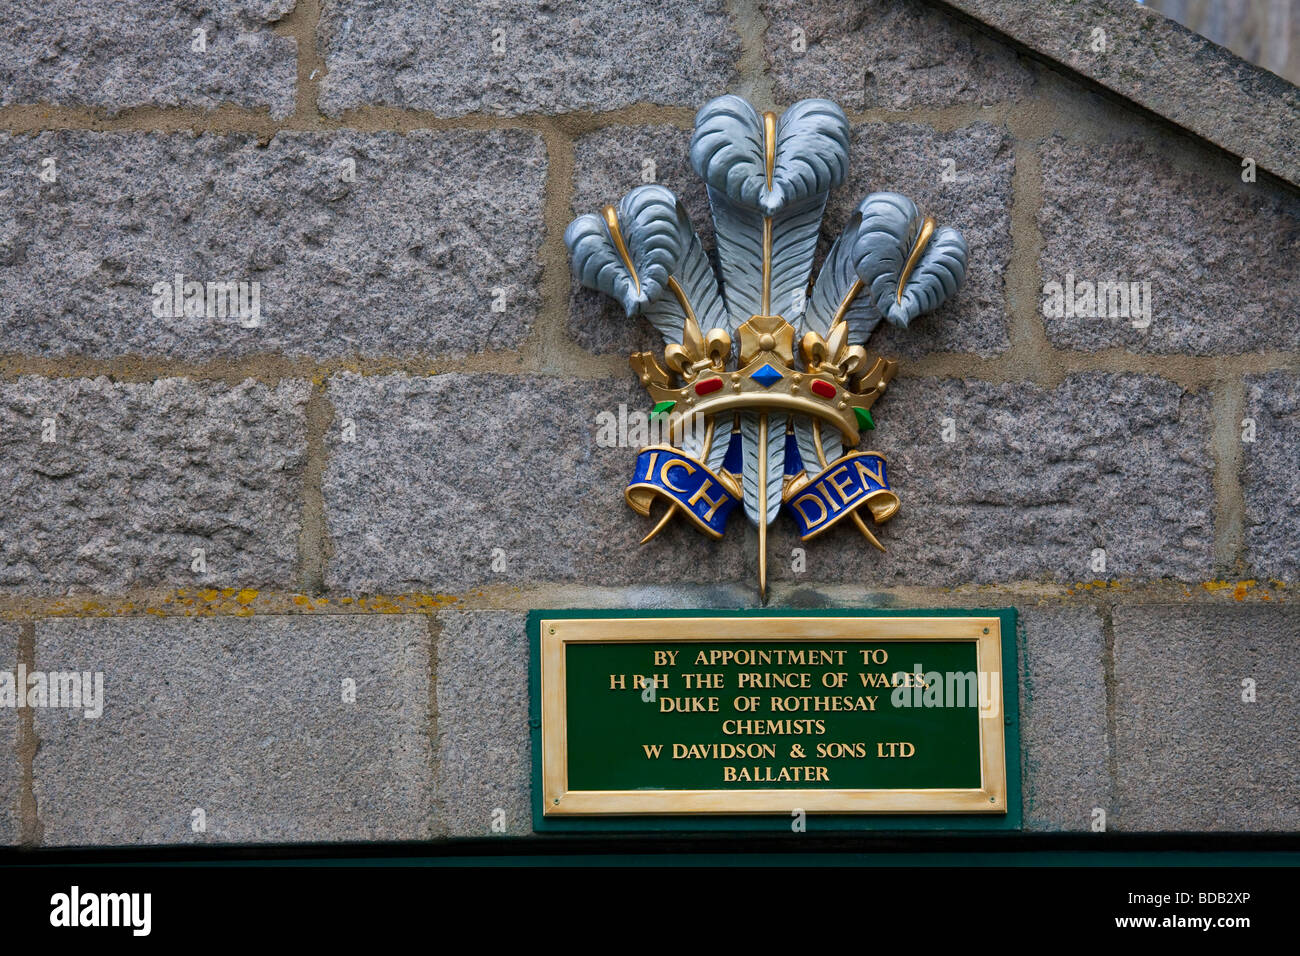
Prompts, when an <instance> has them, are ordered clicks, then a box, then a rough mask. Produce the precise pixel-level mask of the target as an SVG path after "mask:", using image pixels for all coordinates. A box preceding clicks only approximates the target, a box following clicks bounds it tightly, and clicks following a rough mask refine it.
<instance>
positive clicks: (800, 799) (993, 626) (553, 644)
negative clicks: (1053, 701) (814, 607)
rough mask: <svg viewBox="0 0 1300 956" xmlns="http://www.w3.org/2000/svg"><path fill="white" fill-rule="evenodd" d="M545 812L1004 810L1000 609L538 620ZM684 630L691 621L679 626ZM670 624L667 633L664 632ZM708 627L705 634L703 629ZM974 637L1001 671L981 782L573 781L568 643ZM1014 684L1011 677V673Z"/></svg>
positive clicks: (989, 665)
mask: <svg viewBox="0 0 1300 956" xmlns="http://www.w3.org/2000/svg"><path fill="white" fill-rule="evenodd" d="M539 624H540V627H539V632H540V635H539V642H538V649H539V668H538V672H539V677H540V686H539V691H540V697H541V725H542V726H541V751H542V752H541V771H542V794H541V796H542V804H543V807H542V812H543V815H544V816H547V817H564V816H573V817H580V816H601V815H618V814H624V815H635V814H650V815H673V814H705V815H708V814H777V813H781V814H788V813H790V812H791V811H792V810H793V809H795V808H798V809H802V810H804V811H805V812H807V813H810V814H811V813H817V814H850V815H853V814H930V813H956V814H1003V815H1005V814H1006V813H1007V774H1006V767H1007V763H1006V740H1005V733H1004V728H1003V714H1004V713H1005V700H1004V699H1003V694H1004V688H1005V687H1006V680H1005V674H1004V673H1003V662H1002V633H1001V627H1002V625H1001V619H1000V618H999V617H997V616H994V615H990V616H987V617H985V616H978V615H975V616H970V617H922V616H899V617H892V616H871V617H849V616H845V617H831V616H816V617H788V616H782V617H714V616H708V617H689V616H674V617H671V618H664V617H622V616H617V615H611V616H609V617H589V618H568V617H561V616H557V617H555V618H547V617H542V618H541V620H540V621H539ZM683 630H686V631H688V632H689V631H694V632H695V634H694V635H690V636H687V635H684V634H683V633H682V631H683ZM666 631H669V633H665V632H666ZM701 633H703V634H707V637H701V636H699V634H701ZM778 640H779V641H791V640H794V641H800V640H807V641H817V642H828V641H858V642H861V641H870V642H882V643H883V642H892V641H906V642H909V643H914V642H918V641H972V642H974V643H975V646H976V668H977V670H978V671H979V672H987V673H996V674H998V676H999V680H998V688H997V695H998V699H997V706H996V707H994V708H984V707H981V708H980V714H979V724H978V726H979V747H980V780H981V786H980V787H979V788H978V789H973V788H972V789H925V790H920V789H917V790H910V789H891V790H849V789H833V788H826V789H811V788H810V789H784V790H781V789H754V790H570V789H569V787H568V767H567V761H568V732H567V727H566V721H567V713H568V709H567V694H566V681H565V662H566V653H565V651H566V647H567V645H569V644H576V643H583V642H595V643H607V644H609V643H655V644H663V643H671V642H680V643H687V644H689V643H703V642H705V641H737V642H739V641H748V642H760V641H778ZM1013 686H1015V685H1014V683H1013Z"/></svg>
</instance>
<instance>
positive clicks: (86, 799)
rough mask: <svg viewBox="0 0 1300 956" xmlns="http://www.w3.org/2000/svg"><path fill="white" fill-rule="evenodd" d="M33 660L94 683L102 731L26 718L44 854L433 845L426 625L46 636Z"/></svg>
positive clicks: (187, 625)
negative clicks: (92, 675)
mask: <svg viewBox="0 0 1300 956" xmlns="http://www.w3.org/2000/svg"><path fill="white" fill-rule="evenodd" d="M36 661H37V664H38V666H39V667H41V668H42V669H44V670H47V671H54V670H65V671H66V670H78V671H91V672H95V671H100V672H102V673H103V675H104V710H103V716H101V717H99V718H98V719H87V718H86V717H84V716H83V715H82V712H81V711H68V710H57V711H56V710H53V709H45V710H42V711H40V712H38V713H37V716H36V731H37V734H38V736H39V737H40V740H41V745H40V750H39V751H38V753H37V756H36V762H35V767H34V771H33V776H34V781H35V789H36V800H37V806H38V807H39V808H40V818H41V823H42V824H43V825H44V827H45V834H44V843H46V844H54V845H66V844H138V843H188V842H225V841H230V842H271V841H278V842H315V841H332V840H400V839H420V838H424V837H427V836H428V835H429V834H431V833H432V832H433V816H432V794H433V779H432V778H433V765H432V747H431V743H430V721H429V681H430V675H429V633H428V628H427V622H426V619H425V618H424V617H423V616H418V615H410V616H384V617H374V616H360V615H334V616H322V617H292V616H266V617H256V618H245V619H234V618H226V619H208V620H183V619H170V620H141V619H136V620H107V619H99V620H81V621H72V620H57V621H47V622H43V623H40V624H38V626H37V633H36ZM345 681H353V682H354V683H355V691H356V696H355V700H354V701H353V702H351V703H349V702H347V701H346V700H345V698H344V692H345V683H344V682H345ZM199 808H201V809H202V810H203V812H204V817H205V822H206V832H204V833H195V832H193V830H192V824H191V821H192V819H193V817H192V814H193V811H194V810H195V809H199Z"/></svg>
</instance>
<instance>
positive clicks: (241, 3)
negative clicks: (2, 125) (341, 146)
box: [0, 0, 298, 118]
mask: <svg viewBox="0 0 1300 956" xmlns="http://www.w3.org/2000/svg"><path fill="white" fill-rule="evenodd" d="M293 7H294V3H293V0H212V2H208V3H195V2H192V0H125V2H119V3H113V4H108V5H103V6H100V5H94V4H82V3H66V2H65V3H57V4H24V3H19V4H11V5H10V7H9V9H7V10H6V11H5V19H6V23H5V30H4V34H3V35H2V36H0V106H9V105H11V104H15V103H49V104H58V105H71V106H98V107H104V108H105V109H106V111H107V112H109V113H110V114H113V113H117V112H119V111H121V110H123V109H127V108H129V107H132V106H191V107H202V108H205V109H212V108H214V107H217V106H220V105H222V104H224V103H232V104H234V105H236V106H244V107H253V108H257V107H261V108H267V109H269V110H270V112H271V115H272V116H274V117H276V118H283V117H286V116H288V115H289V114H290V113H292V112H293V106H294V94H295V85H296V83H297V79H298V63H297V43H296V42H295V41H294V40H293V39H291V38H288V37H281V36H276V35H275V34H274V33H273V32H272V30H271V27H272V25H273V24H274V23H275V22H276V21H278V20H280V19H282V18H283V17H284V16H285V15H286V14H288V13H289V12H290V11H292V9H293ZM198 30H203V31H204V34H203V37H202V46H203V47H204V48H203V50H202V51H198V50H195V49H194V47H195V45H196V44H198V43H199V38H197V37H196V35H195V32H196V31H198Z"/></svg>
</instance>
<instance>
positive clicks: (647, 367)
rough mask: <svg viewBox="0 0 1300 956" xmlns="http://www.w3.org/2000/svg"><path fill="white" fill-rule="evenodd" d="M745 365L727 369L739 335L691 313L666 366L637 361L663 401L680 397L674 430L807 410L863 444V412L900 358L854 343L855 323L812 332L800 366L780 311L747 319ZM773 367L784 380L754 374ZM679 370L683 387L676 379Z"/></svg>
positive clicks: (646, 355) (649, 356) (649, 357)
mask: <svg viewBox="0 0 1300 956" xmlns="http://www.w3.org/2000/svg"><path fill="white" fill-rule="evenodd" d="M737 334H738V337H739V339H740V342H739V354H740V365H739V367H738V368H736V369H735V370H733V371H727V370H726V361H727V357H728V356H729V355H730V353H731V338H730V336H729V335H727V333H726V332H725V331H724V330H722V329H713V330H711V331H710V332H709V334H708V336H702V335H700V332H699V326H698V325H697V324H696V323H695V322H693V321H691V319H690V318H689V317H688V319H687V321H686V328H685V329H684V334H683V336H682V344H681V345H669V346H668V347H667V348H666V349H665V350H664V360H665V362H666V363H667V365H668V368H664V367H663V365H661V364H660V363H659V361H658V360H657V359H656V357H655V356H654V354H653V353H651V352H636V353H634V354H633V355H632V356H631V358H630V360H629V362H630V364H631V366H632V369H633V370H634V371H635V372H636V374H637V377H638V378H639V379H640V380H641V384H642V385H644V386H645V388H646V390H647V391H648V392H649V393H650V397H651V398H652V399H653V400H654V401H655V402H656V403H660V402H673V403H674V404H673V406H672V410H671V411H670V412H669V431H668V434H669V435H675V434H677V433H678V430H679V428H680V427H681V426H682V425H684V423H685V422H686V421H687V420H688V419H689V418H690V417H691V416H694V415H705V416H712V415H720V414H724V413H727V412H737V411H757V412H767V411H772V412H782V413H786V414H797V415H807V416H809V417H811V418H812V419H814V420H815V421H824V422H827V423H828V424H830V425H833V426H834V427H835V428H837V429H838V430H839V432H840V434H841V435H842V436H843V441H844V444H845V445H847V446H849V447H856V446H857V444H858V441H859V438H860V424H859V420H858V414H857V412H856V411H855V409H862V410H863V411H867V410H868V409H870V408H871V406H872V405H873V404H875V401H876V399H878V398H879V397H880V396H881V395H882V394H884V391H885V389H886V387H887V386H888V384H889V382H890V381H892V380H893V378H894V376H895V374H896V373H897V371H898V363H897V362H896V361H893V360H892V359H885V358H881V357H878V356H870V355H868V353H867V351H866V349H864V348H863V347H862V346H860V345H848V344H847V338H848V324H847V323H846V322H843V321H841V322H839V323H837V324H836V325H835V326H834V327H833V328H832V329H831V332H830V334H829V335H828V336H827V337H826V339H824V340H823V339H822V337H821V336H820V335H818V334H817V333H816V332H809V333H807V334H805V335H804V337H803V340H802V341H801V342H800V346H799V348H800V352H801V355H802V358H803V360H804V364H805V367H804V368H803V369H798V368H795V367H794V354H793V351H794V350H793V343H794V327H793V326H791V325H790V323H789V322H787V321H786V320H785V319H783V318H782V317H781V316H778V315H755V316H751V317H750V318H749V320H748V321H746V322H745V323H743V324H742V325H741V326H740V328H739V329H737ZM764 366H771V367H772V369H773V370H775V372H776V373H778V374H779V375H780V378H779V379H778V380H776V381H775V382H773V383H771V384H770V385H765V384H763V382H762V381H760V380H758V379H755V378H754V377H753V376H754V373H755V372H758V371H759V370H760V369H762V368H763V367H764ZM674 373H675V376H676V377H679V378H680V379H681V381H682V384H680V385H678V384H677V383H676V382H675V381H674Z"/></svg>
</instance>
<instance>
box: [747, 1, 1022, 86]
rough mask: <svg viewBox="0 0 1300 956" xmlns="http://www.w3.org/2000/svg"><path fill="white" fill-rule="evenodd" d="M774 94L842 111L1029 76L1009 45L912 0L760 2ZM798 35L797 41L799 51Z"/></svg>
mask: <svg viewBox="0 0 1300 956" xmlns="http://www.w3.org/2000/svg"><path fill="white" fill-rule="evenodd" d="M761 8H762V10H763V12H764V14H765V15H766V16H767V18H768V23H769V26H768V30H767V61H768V63H769V64H770V66H771V70H772V77H773V80H774V87H775V93H776V98H777V100H778V101H779V102H781V103H791V102H794V101H795V100H798V99H802V98H804V97H809V96H820V97H826V98H827V99H833V100H836V101H837V102H838V103H839V104H840V105H841V106H843V107H844V108H845V109H853V110H862V109H872V108H876V107H881V108H885V109H896V110H903V109H913V108H916V107H923V106H950V105H952V104H955V103H978V104H991V103H998V102H1001V101H1004V100H1015V99H1019V98H1021V97H1022V96H1024V95H1025V93H1026V92H1028V90H1029V89H1030V87H1031V85H1032V82H1033V80H1032V74H1031V73H1030V72H1029V70H1028V69H1026V68H1025V66H1023V65H1022V64H1021V63H1020V61H1019V59H1018V57H1017V56H1016V55H1015V53H1013V52H1012V50H1011V49H1010V48H1009V47H1007V46H1004V45H1002V44H999V43H997V42H996V41H993V40H991V39H989V38H988V37H985V36H983V35H981V34H979V33H976V32H975V31H974V30H972V29H971V28H970V27H968V26H966V25H965V24H963V23H959V22H957V21H956V20H954V19H953V18H952V17H950V16H947V15H946V14H944V13H942V12H940V11H938V10H936V9H934V8H933V7H931V6H930V5H928V4H925V3H921V2H917V0H904V2H898V0H865V2H863V0H858V2H855V3H840V2H836V0H815V2H813V3H808V2H802V0H766V2H764V3H762V5H761ZM801 42H802V46H803V49H799V47H800V44H801Z"/></svg>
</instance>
